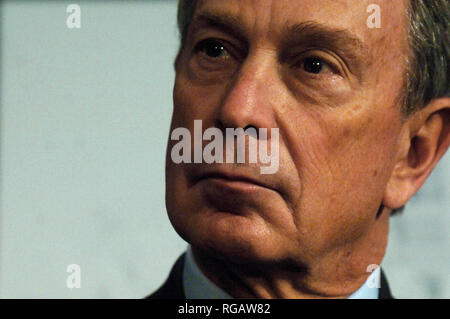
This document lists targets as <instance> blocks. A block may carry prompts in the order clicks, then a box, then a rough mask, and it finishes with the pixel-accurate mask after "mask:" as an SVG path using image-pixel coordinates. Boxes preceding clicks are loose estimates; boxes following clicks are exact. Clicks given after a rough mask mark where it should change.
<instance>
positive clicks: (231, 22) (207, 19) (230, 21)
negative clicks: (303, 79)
mask: <svg viewBox="0 0 450 319" xmlns="http://www.w3.org/2000/svg"><path fill="white" fill-rule="evenodd" d="M204 28H213V29H218V30H220V31H222V32H224V33H226V34H229V35H231V36H233V37H234V38H236V39H238V40H240V41H241V42H243V43H246V44H247V43H248V36H247V32H246V30H245V28H244V27H243V25H242V22H241V20H240V19H238V18H237V17H236V16H234V15H231V14H227V13H220V14H217V13H211V12H199V13H198V14H197V15H196V16H195V17H194V19H193V21H192V30H193V32H197V31H199V30H201V29H204ZM280 39H281V44H282V47H283V48H289V49H292V48H295V47H298V48H304V49H312V48H316V49H325V50H329V51H331V52H335V53H336V54H337V55H338V56H339V57H341V58H342V59H343V60H344V62H345V63H346V64H347V66H348V67H349V69H350V71H351V72H352V73H353V74H355V75H357V76H359V77H361V76H362V73H363V69H364V66H366V67H367V66H368V65H370V63H371V61H372V59H371V55H370V51H369V49H368V48H367V46H366V45H364V43H363V41H362V40H361V39H360V38H359V37H358V36H356V35H354V34H353V33H352V32H350V31H348V30H347V29H342V28H335V27H331V26H328V25H324V24H322V23H319V22H315V21H303V22H300V23H296V24H293V25H285V26H284V27H283V29H282V32H281V38H280ZM281 57H282V58H283V54H282V55H281Z"/></svg>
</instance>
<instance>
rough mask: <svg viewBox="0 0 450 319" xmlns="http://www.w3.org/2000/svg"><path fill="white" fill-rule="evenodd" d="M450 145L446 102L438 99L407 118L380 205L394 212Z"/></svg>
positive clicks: (449, 113)
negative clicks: (394, 162)
mask: <svg viewBox="0 0 450 319" xmlns="http://www.w3.org/2000/svg"><path fill="white" fill-rule="evenodd" d="M449 145H450V98H439V99H435V100H433V101H432V102H430V103H429V104H428V105H427V106H426V107H425V108H423V109H421V110H419V111H417V112H416V113H414V114H412V115H410V117H409V118H408V119H407V120H406V122H405V123H404V125H403V128H402V133H401V135H400V140H399V152H398V156H397V160H396V164H395V166H394V169H393V172H392V175H391V177H390V179H389V182H388V184H387V187H386V190H385V193H384V198H383V204H384V206H386V207H387V208H390V209H397V208H400V207H402V206H404V205H405V204H406V203H407V202H408V200H409V199H410V198H411V197H412V196H413V195H414V194H415V193H416V192H417V191H418V190H419V189H420V187H421V186H422V185H423V183H424V182H425V181H426V179H427V178H428V176H429V175H430V174H431V172H432V171H433V169H434V167H435V166H436V164H437V163H438V162H439V160H440V159H441V158H442V156H443V155H444V154H445V152H446V151H447V149H448V147H449Z"/></svg>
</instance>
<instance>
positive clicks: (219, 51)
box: [196, 39, 229, 58]
mask: <svg viewBox="0 0 450 319" xmlns="http://www.w3.org/2000/svg"><path fill="white" fill-rule="evenodd" d="M196 51H201V52H203V53H204V54H206V55H207V56H209V57H211V58H219V57H222V58H227V57H228V56H229V52H228V50H227V48H226V47H225V46H224V45H223V44H222V43H220V42H219V41H217V40H214V39H206V40H204V41H201V42H200V43H199V44H198V45H197V47H196Z"/></svg>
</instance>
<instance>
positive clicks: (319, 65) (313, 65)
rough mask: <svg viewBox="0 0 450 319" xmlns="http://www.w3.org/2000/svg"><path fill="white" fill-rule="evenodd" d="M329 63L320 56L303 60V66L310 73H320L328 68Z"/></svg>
mask: <svg viewBox="0 0 450 319" xmlns="http://www.w3.org/2000/svg"><path fill="white" fill-rule="evenodd" d="M327 66H328V65H327V63H326V62H324V61H323V60H322V59H319V58H315V57H312V58H306V59H304V60H303V63H302V68H303V70H305V71H306V72H308V73H313V74H319V73H322V72H323V71H324V70H325V69H326V68H327Z"/></svg>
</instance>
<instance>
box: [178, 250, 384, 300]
mask: <svg viewBox="0 0 450 319" xmlns="http://www.w3.org/2000/svg"><path fill="white" fill-rule="evenodd" d="M379 283H380V267H378V268H376V269H375V270H374V271H372V273H371V274H370V276H369V277H368V278H367V280H366V282H365V283H364V284H363V285H362V286H361V288H359V289H358V290H357V291H355V292H354V293H353V294H352V295H351V296H350V297H348V299H378V294H379V289H378V288H377V287H380V284H379ZM183 288H184V294H185V296H186V298H187V299H233V297H231V296H230V295H229V294H227V293H226V292H225V291H223V290H222V289H221V288H219V287H218V286H217V285H216V284H214V283H213V282H212V281H211V280H209V279H208V278H207V277H206V276H205V275H204V274H203V273H202V272H201V270H200V268H199V267H198V266H197V264H196V262H195V260H194V256H193V255H192V249H191V246H189V247H188V249H187V251H186V259H185V262H184V267H183Z"/></svg>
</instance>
